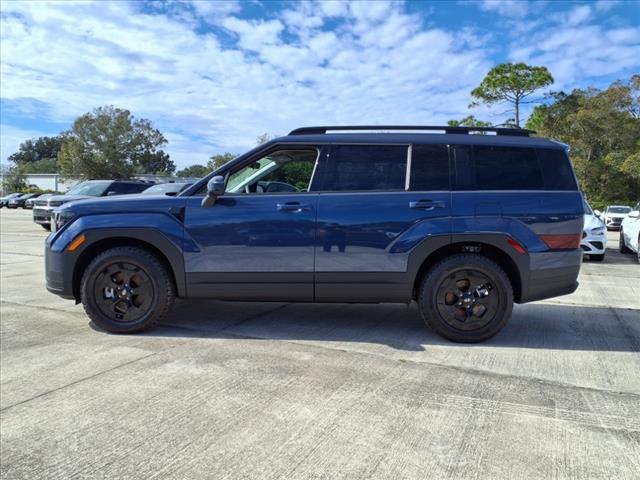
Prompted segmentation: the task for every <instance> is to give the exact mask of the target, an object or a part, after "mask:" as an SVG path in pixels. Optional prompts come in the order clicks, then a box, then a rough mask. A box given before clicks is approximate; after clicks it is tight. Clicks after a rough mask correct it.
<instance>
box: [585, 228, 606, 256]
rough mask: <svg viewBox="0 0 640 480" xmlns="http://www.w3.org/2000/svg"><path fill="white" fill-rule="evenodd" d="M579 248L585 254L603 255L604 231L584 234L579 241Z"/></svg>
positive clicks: (604, 250) (604, 248) (604, 246)
mask: <svg viewBox="0 0 640 480" xmlns="http://www.w3.org/2000/svg"><path fill="white" fill-rule="evenodd" d="M585 234H586V232H585ZM580 248H582V251H583V252H584V253H586V254H587V255H604V253H605V252H606V250H607V234H606V232H602V233H600V234H586V235H584V236H583V237H582V240H581V241H580Z"/></svg>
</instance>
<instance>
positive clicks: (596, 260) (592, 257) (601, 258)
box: [589, 253, 604, 262]
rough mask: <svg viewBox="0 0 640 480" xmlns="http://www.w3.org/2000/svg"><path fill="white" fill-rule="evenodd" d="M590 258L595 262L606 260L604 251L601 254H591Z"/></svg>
mask: <svg viewBox="0 0 640 480" xmlns="http://www.w3.org/2000/svg"><path fill="white" fill-rule="evenodd" d="M589 260H591V261H593V262H601V261H603V260H604V253H602V254H600V255H594V254H590V255H589Z"/></svg>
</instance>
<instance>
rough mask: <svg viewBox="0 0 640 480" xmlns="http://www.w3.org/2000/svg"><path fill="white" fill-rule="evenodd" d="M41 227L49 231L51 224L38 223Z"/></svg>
mask: <svg viewBox="0 0 640 480" xmlns="http://www.w3.org/2000/svg"><path fill="white" fill-rule="evenodd" d="M39 225H40V226H41V227H42V228H44V229H45V230H46V231H47V232H50V231H51V224H49V223H40V224H39Z"/></svg>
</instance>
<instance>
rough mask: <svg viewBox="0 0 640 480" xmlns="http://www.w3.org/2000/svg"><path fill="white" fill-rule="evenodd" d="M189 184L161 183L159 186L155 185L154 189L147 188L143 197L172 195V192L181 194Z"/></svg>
mask: <svg viewBox="0 0 640 480" xmlns="http://www.w3.org/2000/svg"><path fill="white" fill-rule="evenodd" d="M187 185H188V184H186V183H161V184H159V185H154V186H153V187H149V188H147V189H146V190H145V191H144V192H142V194H143V195H162V194H164V193H172V192H176V193H177V192H180V191H181V190H182V189H183V188H185V187H186V186H187Z"/></svg>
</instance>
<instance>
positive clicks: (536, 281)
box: [520, 249, 582, 303]
mask: <svg viewBox="0 0 640 480" xmlns="http://www.w3.org/2000/svg"><path fill="white" fill-rule="evenodd" d="M529 258H530V271H529V279H528V282H527V284H526V286H524V288H523V291H522V295H521V296H520V303H526V302H534V301H536V300H544V299H546V298H553V297H559V296H562V295H568V294H570V293H573V292H575V291H576V289H577V288H578V274H579V273H580V266H581V264H582V249H576V250H564V251H557V252H542V253H530V254H529Z"/></svg>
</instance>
